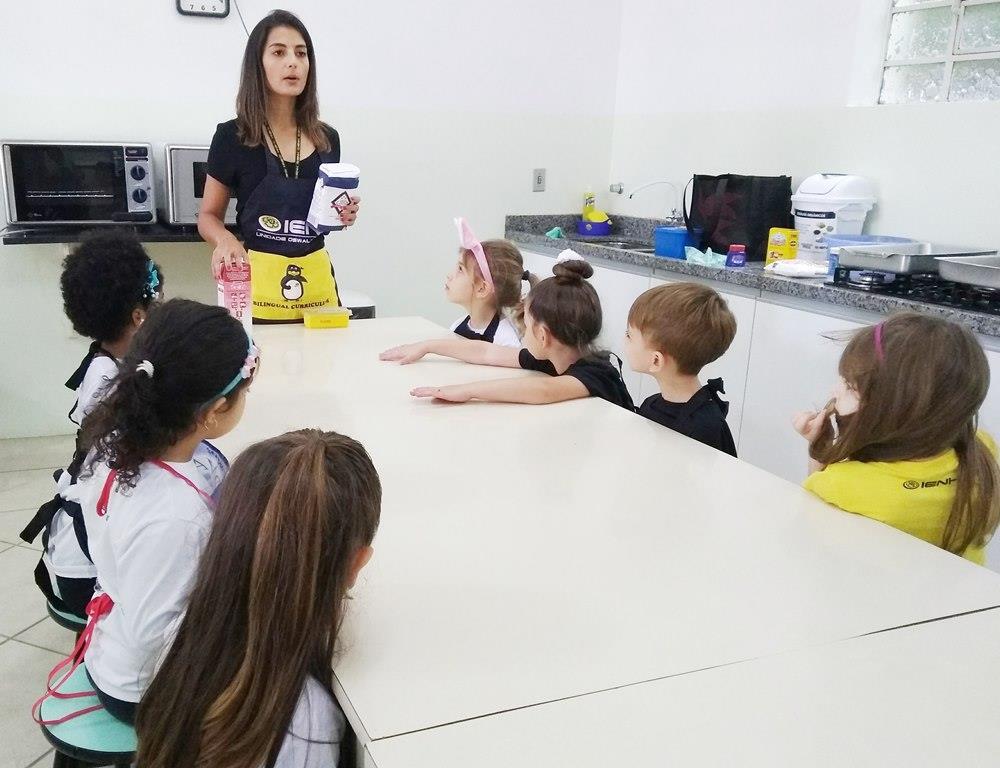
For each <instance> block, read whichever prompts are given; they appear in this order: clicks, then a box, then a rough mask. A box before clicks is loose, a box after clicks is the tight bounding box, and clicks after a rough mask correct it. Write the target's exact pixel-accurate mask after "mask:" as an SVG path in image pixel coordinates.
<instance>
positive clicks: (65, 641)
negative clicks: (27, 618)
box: [13, 616, 76, 656]
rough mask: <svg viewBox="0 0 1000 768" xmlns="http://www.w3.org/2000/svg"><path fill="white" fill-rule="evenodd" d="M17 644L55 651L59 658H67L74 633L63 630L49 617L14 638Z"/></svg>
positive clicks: (74, 639) (73, 641)
mask: <svg viewBox="0 0 1000 768" xmlns="http://www.w3.org/2000/svg"><path fill="white" fill-rule="evenodd" d="M13 639H14V640H17V641H18V642H19V643H27V644H28V645H36V646H38V647H39V648H44V649H45V650H47V651H55V652H56V653H58V654H59V655H61V656H69V654H70V652H71V651H72V650H73V646H74V645H75V644H76V633H74V632H70V631H69V630H68V629H63V628H62V627H60V626H59V625H58V624H56V623H55V622H54V621H52V619H50V618H49V617H47V616H46V617H45V618H44V619H42V620H41V621H40V622H38V623H37V624H35V625H33V626H31V627H28V628H27V629H26V630H24V631H23V632H19V633H18V634H17V635H15V636H14V638H13Z"/></svg>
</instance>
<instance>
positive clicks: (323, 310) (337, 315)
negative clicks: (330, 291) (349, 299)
mask: <svg viewBox="0 0 1000 768" xmlns="http://www.w3.org/2000/svg"><path fill="white" fill-rule="evenodd" d="M350 321H351V310H349V309H348V308H347V307H319V308H318V309H304V310H302V322H303V323H305V326H306V328H346V327H347V325H348V323H349V322H350Z"/></svg>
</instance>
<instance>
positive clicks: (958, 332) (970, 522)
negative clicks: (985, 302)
mask: <svg viewBox="0 0 1000 768" xmlns="http://www.w3.org/2000/svg"><path fill="white" fill-rule="evenodd" d="M989 385H990V368H989V363H988V362H987V360H986V355H985V353H984V352H983V349H982V347H981V346H980V344H979V342H978V341H977V340H976V337H975V336H973V335H972V332H971V331H969V330H968V329H967V328H965V327H963V326H961V325H958V324H957V323H953V322H950V321H948V320H943V319H940V318H936V317H930V316H927V315H921V314H917V313H914V312H903V313H900V314H897V315H893V316H892V317H890V318H889V319H888V320H886V321H885V322H883V323H879V324H878V325H876V326H873V327H868V328H862V329H861V330H859V331H857V332H856V333H855V334H854V336H853V337H852V338H851V341H850V343H848V345H847V347H846V348H845V349H844V353H843V355H841V358H840V381H839V383H838V384H837V386H836V388H835V390H834V396H833V398H832V399H831V400H830V402H829V403H828V404H827V405H826V407H824V408H823V409H821V410H819V411H812V412H805V413H800V414H798V415H797V416H796V417H795V421H794V423H795V428H796V429H797V430H798V432H799V433H800V434H801V435H802V436H803V437H805V438H806V439H807V440H808V441H809V455H810V457H811V461H810V470H811V471H812V474H811V475H810V476H809V477H808V478H807V479H806V481H805V487H806V488H807V489H808V490H810V491H812V492H813V493H815V494H816V495H817V496H819V497H820V498H821V499H823V500H824V501H827V502H829V503H830V504H833V505H835V506H837V507H840V508H841V509H843V510H846V511H847V512H854V513H856V514H859V515H864V516H866V517H870V518H873V519H874V520H879V521H881V522H883V523H886V524H887V525H891V526H893V527H895V528H899V529H900V530H902V531H906V532H907V533H910V534H912V535H914V536H917V537H919V538H921V539H923V540H924V541H928V542H930V543H931V544H935V545H936V546H939V547H942V548H944V549H946V550H948V551H949V552H953V553H955V554H957V555H961V556H962V557H965V558H967V559H969V560H971V561H973V562H975V563H979V564H983V563H984V559H985V557H984V551H983V550H984V547H985V546H986V543H987V542H988V541H989V539H990V537H991V536H992V535H993V533H994V531H996V529H997V524H998V522H1000V470H998V468H997V462H996V455H997V447H996V444H995V443H994V442H993V439H992V438H991V437H990V436H989V435H987V434H986V433H985V432H981V431H979V430H978V429H977V421H978V412H979V408H980V406H981V405H982V404H983V400H984V399H985V398H986V393H987V390H988V389H989Z"/></svg>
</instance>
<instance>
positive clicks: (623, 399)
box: [517, 349, 635, 411]
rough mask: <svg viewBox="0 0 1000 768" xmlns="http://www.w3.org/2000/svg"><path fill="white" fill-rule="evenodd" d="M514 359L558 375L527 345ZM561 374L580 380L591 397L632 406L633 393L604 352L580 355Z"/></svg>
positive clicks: (549, 364)
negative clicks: (531, 351)
mask: <svg viewBox="0 0 1000 768" xmlns="http://www.w3.org/2000/svg"><path fill="white" fill-rule="evenodd" d="M517 361H518V363H519V364H520V365H521V367H522V368H524V369H526V370H529V371H541V372H542V373H546V374H548V375H549V376H558V375H559V374H558V373H557V372H556V369H555V367H554V366H553V365H552V363H551V362H550V361H549V360H539V359H537V358H536V357H535V356H534V355H532V354H531V353H530V352H529V351H528V350H526V349H522V350H521V352H520V354H519V355H518V358H517ZM562 375H563V376H572V377H573V378H574V379H576V380H577V381H579V382H580V383H581V384H583V386H585V387H586V388H587V392H589V393H590V396H591V397H600V398H602V399H604V400H607V401H608V402H609V403H614V404H615V405H620V406H621V407H622V408H628V409H629V410H630V411H632V410H635V405H633V403H632V396H631V395H630V394H629V393H628V389H626V388H625V382H624V381H622V376H621V373H620V372H619V371H618V370H617V369H616V368H615V366H614V365H612V364H611V360H610V358H609V355H608V353H607V352H596V353H594V354H592V355H588V356H587V357H581V358H580V359H579V360H577V361H576V362H575V363H573V364H572V365H571V366H570V367H569V368H567V369H566V371H565V372H564V373H563V374H562Z"/></svg>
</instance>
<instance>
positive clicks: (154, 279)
mask: <svg viewBox="0 0 1000 768" xmlns="http://www.w3.org/2000/svg"><path fill="white" fill-rule="evenodd" d="M146 270H147V274H146V286H145V288H143V291H142V294H143V296H144V297H145V298H147V299H155V298H157V297H158V296H159V295H160V272H159V270H157V268H156V265H155V264H154V263H153V260H152V259H150V260H149V261H148V262H146Z"/></svg>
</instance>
